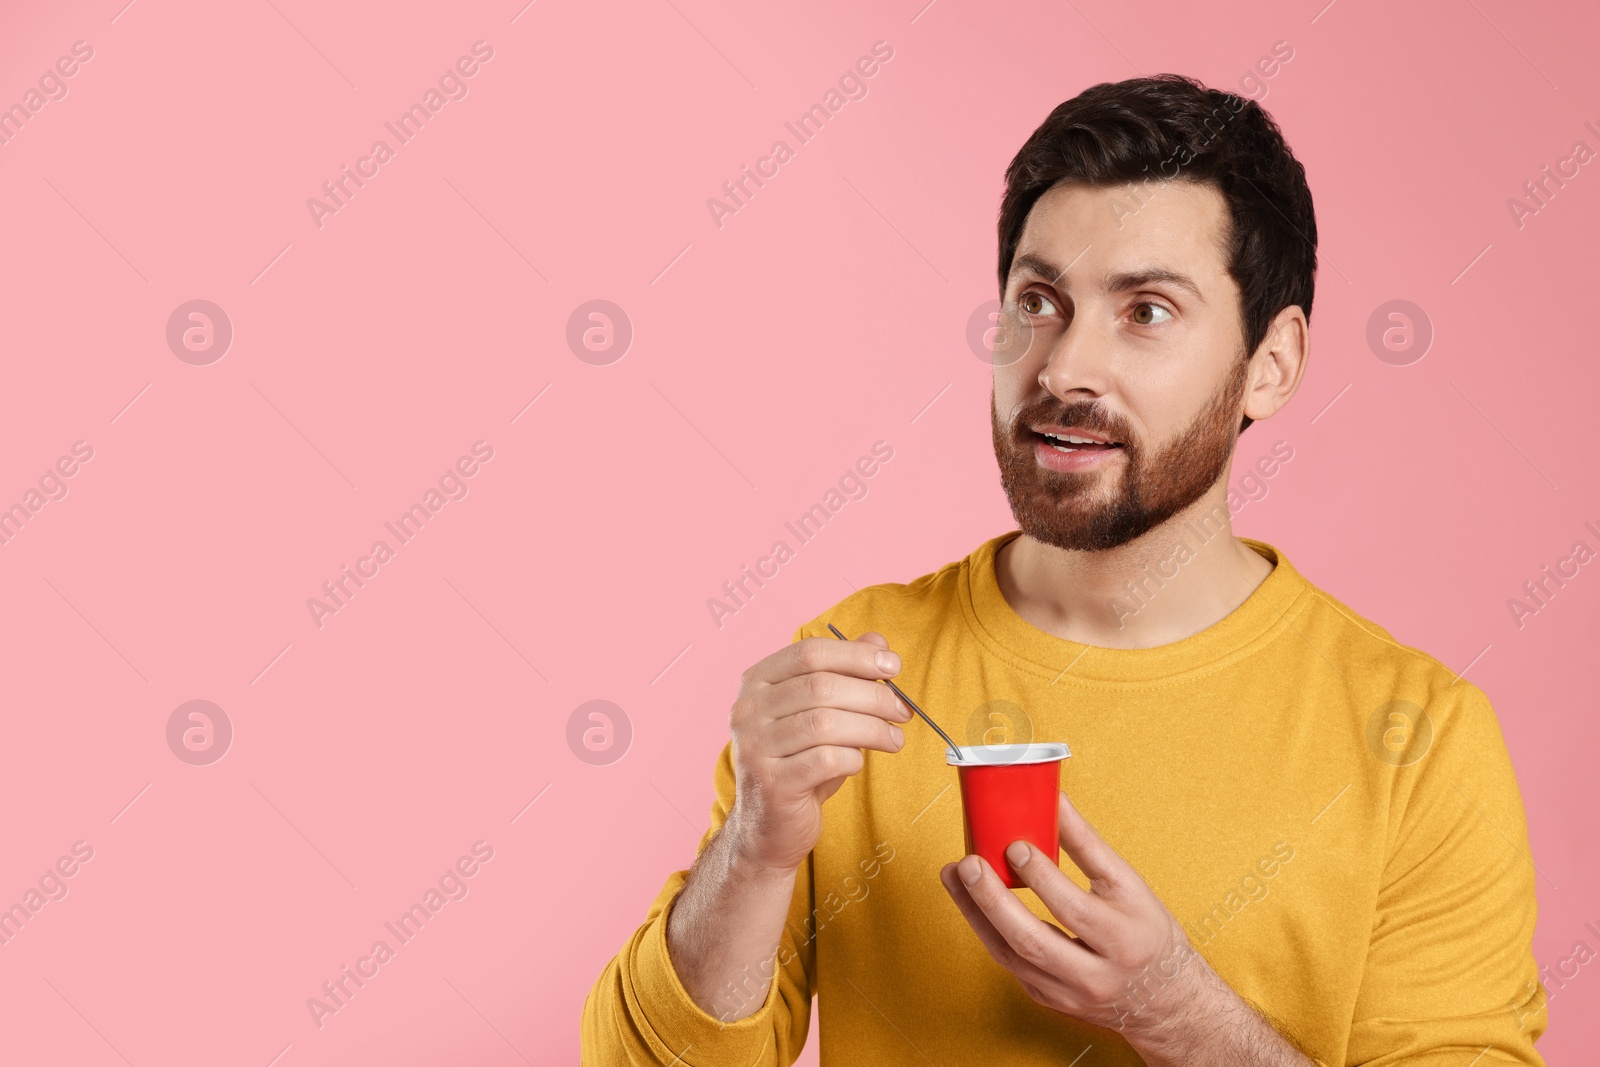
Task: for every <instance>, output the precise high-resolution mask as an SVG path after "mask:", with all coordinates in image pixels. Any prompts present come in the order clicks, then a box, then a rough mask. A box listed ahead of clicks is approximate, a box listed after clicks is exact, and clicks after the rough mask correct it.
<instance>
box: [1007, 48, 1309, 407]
mask: <svg viewBox="0 0 1600 1067" xmlns="http://www.w3.org/2000/svg"><path fill="white" fill-rule="evenodd" d="M1171 180H1185V181H1194V182H1200V183H1202V184H1206V185H1211V186H1214V187H1215V188H1216V189H1217V191H1218V192H1220V193H1221V194H1222V196H1223V198H1224V199H1225V200H1226V201H1227V204H1228V213H1229V216H1230V218H1231V220H1232V225H1231V228H1230V232H1229V233H1227V234H1225V235H1223V240H1224V241H1225V242H1226V245H1225V247H1226V248H1227V250H1228V273H1229V274H1230V275H1232V276H1233V280H1234V281H1235V282H1237V283H1238V285H1239V291H1240V296H1239V302H1240V308H1239V310H1240V317H1241V318H1242V319H1243V322H1244V341H1245V354H1246V358H1248V357H1249V355H1250V354H1251V353H1253V352H1255V350H1256V347H1257V346H1258V345H1259V344H1260V343H1261V341H1262V339H1263V338H1264V337H1265V336H1266V334H1267V327H1268V326H1269V325H1270V324H1271V322H1272V318H1273V316H1274V315H1276V314H1277V313H1278V312H1279V311H1281V310H1282V309H1284V308H1286V307H1288V306H1290V305H1293V304H1298V305H1299V306H1300V309H1301V310H1302V311H1304V312H1305V315H1306V319H1307V321H1309V320H1310V318H1311V296H1312V291H1313V289H1314V287H1315V276H1316V272H1317V219H1316V214H1315V212H1314V211H1313V209H1312V205H1311V190H1310V189H1309V188H1308V187H1307V185H1306V171H1305V167H1303V166H1301V164H1300V161H1299V160H1297V159H1295V158H1294V154H1293V153H1291V152H1290V151H1289V146H1288V145H1287V144H1285V143H1284V140H1283V134H1282V133H1281V132H1280V131H1279V129H1278V127H1277V124H1276V123H1274V122H1273V121H1272V117H1271V116H1270V115H1268V114H1267V113H1266V111H1264V110H1262V107H1261V105H1260V104H1258V103H1256V102H1255V101H1254V100H1246V99H1245V98H1244V97H1241V96H1238V95H1236V94H1234V93H1229V92H1223V91H1221V90H1219V89H1209V88H1207V87H1206V86H1204V85H1202V84H1201V83H1200V82H1199V81H1196V80H1195V79H1194V78H1189V77H1186V76H1184V75H1181V74H1157V75H1154V76H1152V77H1148V78H1130V79H1128V80H1127V81H1121V82H1101V83H1100V84H1099V85H1094V86H1090V87H1089V88H1088V89H1085V90H1084V91H1083V92H1081V93H1079V94H1078V95H1077V96H1075V97H1073V98H1072V99H1071V100H1068V101H1066V102H1065V103H1062V104H1060V105H1058V106H1057V107H1056V109H1055V110H1054V111H1052V112H1050V115H1049V117H1048V118H1046V119H1045V120H1044V122H1043V123H1041V124H1040V125H1039V128H1038V129H1036V130H1034V131H1033V134H1032V136H1030V137H1029V138H1028V140H1027V143H1025V144H1024V145H1023V146H1022V148H1021V149H1020V150H1019V151H1018V152H1017V155H1016V157H1015V158H1014V159H1012V161H1011V165H1010V166H1008V167H1007V168H1006V191H1005V196H1004V198H1003V199H1002V200H1001V202H1000V227H999V229H1000V298H1001V300H1004V299H1005V291H1006V276H1007V275H1008V274H1009V273H1010V271H1011V261H1012V259H1013V258H1014V257H1015V256H1016V253H1017V242H1018V241H1019V240H1020V239H1021V237H1022V227H1023V224H1024V223H1026V222H1027V220H1028V212H1029V211H1031V210H1032V209H1033V205H1034V203H1035V202H1036V201H1038V199H1039V197H1041V196H1043V195H1044V194H1045V192H1046V191H1047V190H1049V189H1050V188H1051V187H1052V186H1054V185H1055V184H1056V183H1057V182H1062V181H1076V182H1087V183H1089V184H1091V185H1123V184H1126V183H1129V182H1147V181H1171ZM1250 423H1251V420H1250V419H1249V418H1248V417H1246V418H1245V420H1244V422H1243V425H1241V426H1240V427H1239V431H1240V432H1241V433H1243V432H1244V430H1245V428H1246V427H1248V426H1249V425H1250Z"/></svg>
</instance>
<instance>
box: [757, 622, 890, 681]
mask: <svg viewBox="0 0 1600 1067" xmlns="http://www.w3.org/2000/svg"><path fill="white" fill-rule="evenodd" d="M816 671H833V672H835V673H838V674H848V675H852V676H854V677H856V678H892V677H894V676H895V675H896V674H899V673H900V657H899V656H898V655H896V654H895V653H894V652H892V651H890V650H889V649H887V648H880V647H878V646H877V645H875V644H872V643H870V642H862V641H841V640H839V639H838V638H837V637H834V636H833V635H832V634H829V635H827V636H826V637H807V638H804V639H802V640H800V641H794V642H791V643H790V644H788V645H786V646H784V647H783V648H780V649H779V650H778V651H776V652H774V653H773V654H772V655H770V656H768V657H767V658H766V659H764V660H762V661H761V662H759V663H757V664H756V665H755V666H753V667H751V668H750V669H749V670H748V671H746V672H745V676H744V680H745V681H746V682H747V683H748V682H764V683H766V684H768V685H776V684H777V683H779V682H782V681H785V680H787V679H789V678H797V677H799V676H801V675H803V674H811V673H813V672H816Z"/></svg>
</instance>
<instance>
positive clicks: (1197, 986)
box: [1117, 932, 1232, 1065]
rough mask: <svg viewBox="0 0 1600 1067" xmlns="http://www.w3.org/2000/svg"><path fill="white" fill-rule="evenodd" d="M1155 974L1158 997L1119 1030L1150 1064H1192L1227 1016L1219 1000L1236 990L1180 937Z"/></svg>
mask: <svg viewBox="0 0 1600 1067" xmlns="http://www.w3.org/2000/svg"><path fill="white" fill-rule="evenodd" d="M1174 964H1176V966H1174ZM1155 970H1156V972H1157V973H1158V974H1159V976H1160V979H1162V981H1161V986H1160V989H1159V990H1158V992H1157V994H1156V996H1154V997H1153V998H1150V1000H1149V1001H1147V1002H1143V1003H1140V1004H1139V1005H1138V1006H1137V1010H1135V1011H1134V1012H1132V1013H1131V1014H1127V1015H1125V1016H1124V1018H1123V1020H1122V1021H1121V1022H1120V1023H1119V1025H1118V1027H1117V1029H1118V1030H1119V1031H1121V1033H1122V1035H1123V1037H1124V1038H1125V1039H1126V1040H1127V1042H1128V1043H1129V1044H1130V1045H1132V1046H1133V1047H1134V1049H1135V1050H1136V1051H1137V1052H1138V1053H1139V1055H1140V1057H1141V1058H1143V1059H1144V1061H1145V1062H1146V1063H1149V1064H1151V1065H1165V1064H1174V1065H1176V1064H1190V1063H1193V1062H1195V1061H1194V1058H1193V1057H1194V1055H1195V1053H1197V1052H1198V1051H1199V1050H1200V1049H1201V1048H1202V1047H1203V1046H1204V1045H1205V1042H1206V1036H1205V1035H1207V1034H1209V1033H1211V1032H1212V1031H1213V1030H1214V1028H1215V1023H1216V1019H1217V1018H1218V1017H1219V1016H1220V1015H1222V1014H1224V1009H1223V1005H1222V1004H1221V1003H1220V1002H1219V999H1218V998H1219V996H1221V995H1231V993H1232V990H1230V989H1229V988H1228V987H1227V986H1226V985H1225V984H1224V983H1223V982H1222V980H1221V978H1220V977H1218V975H1217V973H1216V972H1215V971H1213V970H1212V969H1211V965H1210V964H1208V963H1207V962H1206V961H1205V957H1203V956H1201V955H1200V953H1199V952H1197V951H1196V950H1195V949H1194V947H1193V946H1192V945H1191V944H1190V943H1189V940H1188V938H1187V937H1185V936H1184V935H1183V934H1182V933H1181V932H1180V933H1179V934H1178V941H1177V942H1176V945H1175V947H1174V949H1173V950H1172V951H1171V952H1170V953H1169V954H1168V955H1167V956H1166V957H1164V958H1163V960H1162V961H1161V962H1160V963H1158V964H1156V965H1155Z"/></svg>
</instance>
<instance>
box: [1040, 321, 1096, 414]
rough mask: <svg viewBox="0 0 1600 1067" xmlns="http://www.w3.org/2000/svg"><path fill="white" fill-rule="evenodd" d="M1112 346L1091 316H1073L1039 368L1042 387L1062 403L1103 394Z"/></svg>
mask: <svg viewBox="0 0 1600 1067" xmlns="http://www.w3.org/2000/svg"><path fill="white" fill-rule="evenodd" d="M1111 351H1112V345H1111V341H1110V339H1109V338H1107V337H1105V336H1104V335H1103V334H1102V333H1100V332H1099V331H1097V330H1096V329H1095V327H1094V325H1093V322H1092V320H1091V318H1090V316H1088V315H1081V314H1080V315H1074V316H1073V317H1072V319H1071V321H1069V322H1068V323H1067V325H1066V327H1065V328H1064V329H1063V330H1062V331H1061V333H1060V335H1059V336H1057V337H1056V339H1055V343H1054V344H1053V345H1052V346H1051V347H1050V351H1049V352H1048V353H1047V354H1046V356H1045V362H1044V366H1043V367H1041V368H1040V369H1039V384H1040V385H1042V386H1044V387H1045V389H1047V390H1049V391H1050V392H1051V393H1052V394H1053V395H1054V396H1055V397H1057V398H1058V399H1060V400H1074V399H1083V398H1084V397H1085V396H1088V397H1098V396H1102V395H1104V393H1105V391H1106V388H1107V385H1108V384H1109V382H1108V379H1109V377H1110V372H1111Z"/></svg>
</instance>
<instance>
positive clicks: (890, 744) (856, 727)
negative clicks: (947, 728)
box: [767, 708, 906, 758]
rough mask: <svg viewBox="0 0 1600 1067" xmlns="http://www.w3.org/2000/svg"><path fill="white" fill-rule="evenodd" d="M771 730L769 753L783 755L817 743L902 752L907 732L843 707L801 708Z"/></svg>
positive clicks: (891, 724) (814, 746)
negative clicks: (803, 709) (801, 709)
mask: <svg viewBox="0 0 1600 1067" xmlns="http://www.w3.org/2000/svg"><path fill="white" fill-rule="evenodd" d="M771 731H772V732H771V734H770V740H769V741H768V742H767V746H770V747H767V752H768V754H769V755H772V756H777V757H780V758H781V757H783V756H793V755H794V754H795V753H797V752H804V751H805V750H806V749H808V748H816V747H817V746H818V745H848V746H849V747H851V748H871V749H876V750H878V751H879V752H899V751H900V749H901V748H903V747H904V746H905V743H906V735H905V732H904V731H902V730H901V729H900V727H898V726H896V725H895V724H894V723H892V722H886V721H885V720H883V719H880V718H878V717H877V716H876V715H863V714H861V713H860V712H855V711H846V710H845V709H843V708H808V709H806V710H805V711H798V712H795V713H794V714H793V715H787V716H785V717H783V718H781V719H779V720H778V721H777V722H775V723H773V725H772V727H771Z"/></svg>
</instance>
